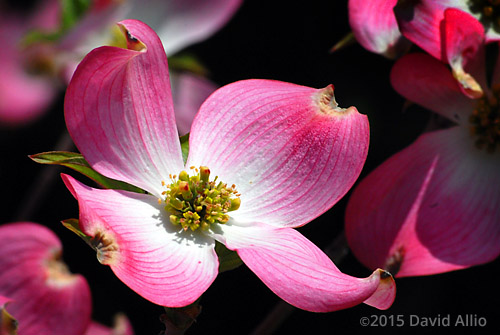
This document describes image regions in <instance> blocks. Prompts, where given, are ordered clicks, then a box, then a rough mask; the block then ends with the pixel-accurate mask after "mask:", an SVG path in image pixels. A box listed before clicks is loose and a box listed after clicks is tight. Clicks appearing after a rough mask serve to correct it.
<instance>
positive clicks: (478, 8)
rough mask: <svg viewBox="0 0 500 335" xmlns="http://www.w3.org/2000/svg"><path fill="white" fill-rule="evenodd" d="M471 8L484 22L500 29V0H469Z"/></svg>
mask: <svg viewBox="0 0 500 335" xmlns="http://www.w3.org/2000/svg"><path fill="white" fill-rule="evenodd" d="M469 9H470V11H471V12H472V13H474V14H477V15H479V16H480V19H479V20H480V21H481V22H482V23H483V24H485V25H492V26H493V28H494V29H495V30H499V29H500V0H469Z"/></svg>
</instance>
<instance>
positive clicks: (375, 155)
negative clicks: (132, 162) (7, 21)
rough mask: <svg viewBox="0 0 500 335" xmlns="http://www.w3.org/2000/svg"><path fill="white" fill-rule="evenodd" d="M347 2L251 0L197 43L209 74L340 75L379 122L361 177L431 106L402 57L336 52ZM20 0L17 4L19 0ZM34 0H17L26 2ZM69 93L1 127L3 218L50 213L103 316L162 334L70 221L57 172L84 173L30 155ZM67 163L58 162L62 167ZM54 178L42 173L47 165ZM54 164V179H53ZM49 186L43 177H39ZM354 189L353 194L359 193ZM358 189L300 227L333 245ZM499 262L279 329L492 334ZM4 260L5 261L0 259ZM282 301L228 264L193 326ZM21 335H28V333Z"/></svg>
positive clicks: (241, 326)
mask: <svg viewBox="0 0 500 335" xmlns="http://www.w3.org/2000/svg"><path fill="white" fill-rule="evenodd" d="M346 2H347V1H326V0H325V1H319V0H309V1H299V2H291V1H264V0H260V1H259V0H247V1H246V2H245V3H244V4H243V6H242V7H241V9H240V10H239V11H238V13H237V14H236V15H235V16H234V18H233V19H232V20H231V21H230V22H229V24H228V25H227V26H226V27H225V28H224V29H222V30H221V31H220V32H218V33H217V34H216V35H214V36H213V37H212V38H210V39H208V40H206V41H205V42H203V43H200V44H197V45H194V46H192V47H190V48H189V49H187V50H186V51H187V52H190V53H192V54H194V55H196V56H197V57H198V58H199V59H200V60H201V61H202V63H203V64H204V65H205V66H206V67H207V68H208V69H209V71H210V78H211V79H212V80H214V81H215V82H217V83H218V84H220V85H224V84H227V83H230V82H233V81H237V80H240V79H247V78H266V79H276V80H282V81H288V82H292V83H296V84H301V85H306V86H312V87H317V88H320V87H324V86H326V85H328V84H334V85H335V93H336V98H337V101H338V102H339V104H340V106H341V107H348V106H351V105H354V106H356V107H357V108H358V110H359V111H360V112H361V113H364V114H367V115H368V117H369V120H370V126H371V144H370V152H369V156H368V160H367V162H366V165H365V169H364V170H363V173H362V176H361V178H362V177H363V176H364V175H366V174H367V173H368V172H369V171H371V170H372V169H373V168H374V167H376V166H377V165H378V164H380V163H381V162H383V161H384V160H385V159H386V158H387V157H389V156H390V155H392V154H393V153H395V152H397V151H398V150H400V149H402V148H404V147H405V146H407V145H408V144H409V143H411V142H412V141H413V140H414V139H415V138H416V137H417V136H418V135H419V134H420V133H421V131H422V130H423V128H424V127H425V125H426V123H427V122H428V119H429V117H430V114H429V113H428V112H427V111H424V110H423V109H420V108H418V107H416V106H413V107H410V108H409V109H406V110H405V111H403V103H404V100H403V99H402V98H401V97H400V96H398V95H397V94H396V93H395V92H394V91H393V90H392V88H391V86H390V83H389V77H388V75H389V71H390V68H391V65H392V61H389V60H386V59H384V58H383V57H381V56H378V55H375V54H371V53H369V52H367V51H365V50H364V49H362V48H361V47H360V46H359V45H352V46H350V47H348V48H346V49H344V50H341V51H339V52H337V53H335V54H330V53H329V52H328V50H329V49H330V48H331V47H332V45H333V44H335V43H336V42H337V41H338V40H340V39H341V38H342V37H344V36H345V35H346V34H347V33H348V32H349V30H350V28H349V25H348V20H347V5H346ZM12 3H14V2H13V1H12ZM29 4H30V2H24V3H21V4H20V3H19V2H16V7H17V8H18V9H23V8H24V6H28V5H29ZM62 98H63V93H62V92H61V96H60V99H59V100H57V101H56V102H55V103H54V104H53V106H52V108H51V111H50V112H49V113H47V114H46V115H45V116H43V117H42V118H41V119H39V120H38V121H36V122H35V123H33V124H31V125H29V126H25V127H22V128H18V129H5V128H0V148H1V151H0V152H1V155H2V158H1V159H0V178H1V189H2V191H1V192H2V194H1V196H2V199H1V200H2V202H1V203H2V207H1V208H2V210H1V211H0V223H6V222H12V221H16V220H19V219H21V218H22V219H25V220H31V221H35V222H39V223H41V224H44V225H46V226H48V227H50V228H51V229H52V230H54V231H55V232H56V234H57V235H58V236H59V237H60V238H61V240H62V242H63V245H64V259H65V261H66V263H67V264H68V265H69V267H70V269H71V270H72V271H73V272H76V273H81V274H83V275H84V276H85V277H86V278H87V279H88V281H89V283H90V286H91V288H92V292H93V298H94V319H96V320H98V321H99V322H102V323H107V324H110V323H111V320H112V316H113V315H114V314H115V313H117V312H124V313H125V314H127V316H128V317H129V318H130V320H131V322H132V324H133V326H134V328H135V331H136V334H139V335H142V334H158V333H159V332H160V331H161V330H162V329H164V328H163V326H162V324H161V322H160V321H159V315H160V314H162V313H163V310H162V308H161V307H159V306H156V305H153V304H151V303H150V302H148V301H146V300H144V299H143V298H141V297H140V296H138V295H137V294H136V293H134V292H133V291H131V290H130V289H128V287H126V286H125V285H124V284H123V283H122V282H121V281H119V280H118V279H117V278H116V277H115V276H114V275H113V273H112V272H111V270H110V269H109V268H108V267H106V266H102V265H100V264H99V263H98V261H97V259H96V257H95V252H94V251H92V250H91V249H90V248H89V247H88V246H87V245H86V244H85V243H84V242H83V241H81V240H80V239H79V238H78V237H77V236H75V235H74V234H72V233H71V232H69V231H67V230H66V229H65V228H63V227H62V225H61V224H60V221H61V220H63V219H67V218H72V217H78V208H77V203H76V201H75V200H74V199H73V197H72V196H71V195H70V193H69V192H68V191H67V190H66V188H65V187H64V185H63V183H62V181H61V180H60V178H59V176H58V175H57V174H58V173H59V172H61V171H64V172H66V173H69V174H72V175H73V176H76V177H77V178H78V179H80V180H83V181H86V180H85V179H84V178H83V177H81V176H79V175H78V174H76V173H74V172H72V171H70V170H63V169H58V168H57V167H52V166H48V167H45V166H40V165H37V164H36V163H34V162H32V161H31V160H30V159H29V158H28V157H27V155H29V154H34V153H38V152H43V151H49V150H53V149H54V147H55V146H56V143H57V141H58V139H59V138H60V137H61V136H62V134H63V132H64V129H65V125H64V121H63V105H62ZM56 172H57V173H56ZM43 175H45V176H47V175H48V176H49V181H48V183H47V184H45V185H43V184H40V179H41V178H42V176H43ZM50 175H52V176H53V180H52V181H50ZM40 185H42V186H40ZM38 191H42V192H43V197H42V198H41V199H39V200H38V201H36V203H35V206H34V207H33V208H34V210H33V211H31V212H26V206H28V204H29V202H30V199H31V198H32V197H34V194H35V193H36V192H38ZM349 194H350V193H349ZM349 194H348V195H347V196H346V197H345V198H344V199H342V200H341V201H340V202H339V203H338V204H337V205H336V206H334V207H333V208H332V209H331V210H330V211H329V212H327V213H325V215H323V216H322V217H320V218H319V219H317V220H315V221H313V222H311V223H309V224H308V225H307V226H305V227H303V228H300V229H299V230H300V232H301V233H303V234H304V235H306V236H307V237H308V238H309V239H311V240H312V241H313V242H314V243H316V244H317V245H318V246H319V247H321V248H325V247H327V246H328V245H329V244H330V243H331V242H332V240H333V239H334V238H335V237H336V236H337V235H338V234H339V233H340V232H341V231H342V228H343V227H342V225H343V214H344V210H345V204H346V202H347V199H348V197H349ZM499 265H500V263H499V261H498V260H497V261H495V262H493V263H489V264H487V265H483V266H477V267H474V268H471V269H467V270H461V271H456V272H452V273H447V274H442V275H436V276H428V277H417V278H405V279H398V280H397V288H398V294H397V297H396V301H395V303H394V305H393V306H392V307H391V308H390V309H389V310H387V311H379V310H376V309H374V308H371V307H369V306H366V305H360V306H356V307H354V308H351V309H348V310H343V311H338V312H333V313H325V314H316V313H309V312H304V311H300V310H296V309H295V310H293V312H292V313H291V315H290V317H288V318H286V319H285V320H284V321H283V323H282V324H281V325H279V327H278V328H277V330H276V332H275V333H276V334H290V333H307V334H345V333H349V334H357V333H365V332H366V333H368V332H372V333H373V332H375V333H382V332H383V333H384V334H399V333H402V332H403V330H404V333H405V334H436V333H443V332H453V333H455V332H460V331H461V330H463V331H473V332H474V333H478V334H481V333H483V334H491V333H493V332H494V330H496V331H498V330H499V329H500V320H499V319H500V308H499V307H498V305H497V304H498V301H500V293H499V289H498V287H497V285H498V283H499V280H498V277H496V276H495V275H496V274H497V273H498V268H499ZM338 266H339V268H340V269H341V270H342V271H343V272H345V273H347V274H350V275H353V276H357V277H365V276H368V275H370V273H371V271H370V270H369V269H366V268H364V267H363V266H362V265H361V264H359V263H358V262H357V261H356V259H355V258H354V257H353V256H352V255H351V254H348V255H347V256H346V257H345V258H344V259H343V261H342V262H341V263H339V264H338ZM0 271H1V269H0ZM278 303H280V299H279V298H278V297H277V296H275V295H274V294H273V293H272V292H271V291H270V290H269V289H268V288H267V287H266V286H265V285H264V284H262V283H261V282H260V281H259V279H258V278H257V277H256V276H255V275H254V274H253V273H252V272H251V271H250V270H248V269H247V268H246V267H245V266H244V265H243V266H241V267H240V268H238V269H236V270H234V271H231V272H227V273H223V274H221V275H220V276H219V277H218V278H217V279H216V281H215V282H214V284H213V285H212V286H211V287H210V288H209V289H208V291H207V292H206V293H205V294H204V296H203V297H202V300H201V305H202V307H203V310H202V313H201V315H200V316H199V317H198V320H197V322H196V324H194V325H193V326H192V327H191V328H190V329H189V331H188V334H215V333H218V334H247V333H251V332H252V331H253V330H254V329H255V328H256V327H257V326H258V325H259V324H260V323H261V322H262V320H263V319H264V318H265V317H266V315H268V313H269V312H270V311H271V310H272V309H273V307H274V306H275V305H276V304H278ZM448 314H449V315H451V320H452V322H453V320H455V319H456V317H457V316H458V315H461V316H465V315H466V314H467V315H472V316H473V317H474V316H475V318H476V319H477V318H479V317H484V318H486V319H487V327H485V328H478V327H469V328H451V329H446V328H440V327H404V328H399V327H396V326H392V327H391V326H386V327H362V326H361V325H360V318H361V317H369V318H370V319H371V320H374V318H375V317H374V316H372V315H385V316H387V317H389V316H391V315H392V316H393V317H394V320H395V319H396V317H397V315H403V320H404V321H405V322H406V324H408V323H409V320H410V317H411V315H418V316H420V317H422V316H428V317H438V316H439V315H440V316H446V315H448ZM21 335H22V334H21Z"/></svg>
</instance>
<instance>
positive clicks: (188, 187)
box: [160, 166, 241, 231]
mask: <svg viewBox="0 0 500 335" xmlns="http://www.w3.org/2000/svg"><path fill="white" fill-rule="evenodd" d="M190 169H191V170H192V172H194V174H193V175H192V176H190V175H189V174H188V173H187V172H186V171H181V173H179V176H176V175H174V176H170V180H171V183H170V184H169V185H166V183H165V182H162V184H163V186H166V188H167V190H166V191H164V192H163V193H162V195H164V196H165V198H164V199H160V202H164V203H165V210H166V211H167V212H169V213H170V222H171V223H172V224H174V225H176V226H181V227H182V228H183V229H184V230H188V229H191V230H192V231H195V230H197V229H198V228H201V229H203V230H207V229H209V228H210V226H211V225H213V224H224V223H226V222H227V221H228V220H229V215H228V214H227V213H228V212H231V211H234V210H237V209H238V208H239V207H240V203H241V200H240V198H239V196H240V194H239V193H238V191H237V190H236V186H235V185H231V186H228V185H227V184H225V183H223V182H220V181H219V182H218V181H217V176H216V177H215V178H214V180H213V181H210V179H209V177H210V169H209V168H208V167H206V166H200V168H199V169H198V168H195V167H194V166H192V167H191V168H190Z"/></svg>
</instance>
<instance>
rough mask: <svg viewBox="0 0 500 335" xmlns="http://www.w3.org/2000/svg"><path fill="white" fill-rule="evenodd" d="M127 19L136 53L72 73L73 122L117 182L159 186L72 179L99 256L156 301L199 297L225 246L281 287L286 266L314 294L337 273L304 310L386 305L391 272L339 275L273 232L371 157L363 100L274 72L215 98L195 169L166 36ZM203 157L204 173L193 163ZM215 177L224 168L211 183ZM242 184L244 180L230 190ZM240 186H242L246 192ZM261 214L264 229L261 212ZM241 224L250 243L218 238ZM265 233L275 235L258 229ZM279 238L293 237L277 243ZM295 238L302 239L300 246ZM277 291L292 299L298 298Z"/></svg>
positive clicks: (198, 126) (104, 55)
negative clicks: (347, 102) (336, 281)
mask: <svg viewBox="0 0 500 335" xmlns="http://www.w3.org/2000/svg"><path fill="white" fill-rule="evenodd" d="M120 25H121V27H122V28H123V33H124V34H126V36H127V41H128V50H124V49H119V48H112V47H103V48H99V49H97V50H94V51H93V52H91V53H90V54H89V55H88V56H87V57H86V58H85V59H84V60H83V62H82V64H81V65H80V66H79V67H78V69H77V71H76V73H75V75H74V76H73V79H72V81H71V83H70V86H69V89H68V93H67V95H66V101H65V113H66V114H65V115H66V121H67V125H68V129H69V131H70V134H71V135H72V136H73V139H74V140H75V143H76V145H77V146H78V147H79V148H80V150H81V152H82V153H83V155H84V156H85V157H86V158H87V161H88V162H89V163H90V164H91V165H92V166H93V167H94V168H96V169H98V170H99V171H100V172H102V173H103V174H105V175H107V176H109V177H116V178H119V179H122V180H123V179H125V180H127V181H130V182H132V183H133V184H135V185H138V186H141V187H143V188H144V189H146V190H148V191H150V192H151V194H138V193H131V192H126V191H119V190H97V189H93V188H90V187H87V186H85V185H83V184H81V183H79V182H77V181H76V180H74V179H73V178H71V177H69V176H66V175H63V179H64V181H65V183H66V186H67V187H68V189H69V190H70V191H71V193H72V194H73V195H74V196H75V197H76V198H77V200H78V202H79V206H80V224H81V226H82V230H83V232H84V233H85V234H87V235H88V236H90V237H91V244H92V245H93V246H94V248H95V249H96V250H97V255H98V259H99V260H100V261H101V263H103V264H107V265H109V266H110V267H111V268H112V270H113V271H114V272H115V273H116V275H117V276H118V277H119V278H120V279H121V280H123V281H124V282H125V283H126V284H127V285H128V286H130V287H131V288H132V289H133V290H135V291H136V292H137V293H139V294H141V295H142V296H144V297H145V298H147V299H149V300H151V301H153V302H155V303H158V304H162V305H166V306H170V307H180V306H183V305H187V304H190V303H192V302H193V301H194V300H196V299H197V298H198V297H199V296H200V295H201V294H202V293H203V292H204V291H205V290H206V289H207V287H208V286H209V285H210V283H211V282H212V281H213V280H214V278H215V275H216V274H217V264H218V262H217V259H216V254H215V252H214V245H215V240H218V241H220V242H222V243H228V246H230V247H231V246H233V247H234V248H235V249H236V250H238V252H240V253H241V254H242V255H247V256H244V257H245V258H246V259H248V260H249V263H250V264H249V266H250V267H251V268H252V269H254V270H255V271H256V273H257V275H259V276H260V277H261V278H263V280H264V282H265V283H266V284H267V285H268V286H269V287H271V288H272V289H273V290H279V286H280V281H281V279H280V276H279V275H278V273H279V272H285V271H286V275H287V276H290V277H294V278H295V277H297V278H298V279H297V280H296V281H295V282H294V283H293V285H292V286H293V290H294V292H298V291H300V290H301V289H303V290H305V292H312V293H313V295H314V296H315V297H318V294H319V292H320V291H321V289H322V287H321V285H322V283H323V284H324V283H325V282H324V280H327V282H328V280H330V281H332V280H331V279H327V278H326V277H327V276H329V275H332V274H335V276H334V278H342V279H341V280H344V282H343V283H348V285H349V288H350V290H349V291H348V292H346V291H345V290H342V289H338V287H335V288H332V289H331V290H330V291H329V292H328V297H327V298H325V300H324V301H321V300H319V299H311V298H307V297H306V296H302V297H300V298H298V299H296V300H293V299H292V300H293V303H294V304H296V305H297V306H299V307H301V308H306V309H308V310H318V311H329V310H335V309H338V308H345V307H348V306H352V305H354V304H355V303H361V302H362V301H365V300H366V299H368V300H367V303H369V304H371V305H373V306H376V307H378V308H388V307H389V305H390V304H391V303H392V301H393V299H394V293H395V288H394V285H393V282H392V279H391V278H383V280H381V279H382V277H385V275H382V272H381V271H377V272H375V273H374V275H372V276H371V277H370V278H368V279H364V280H363V279H355V278H351V277H348V276H344V275H341V274H340V272H339V271H338V270H337V269H336V268H335V267H334V266H333V263H332V262H331V261H330V260H328V258H327V257H326V256H325V255H324V254H323V253H322V252H321V251H319V249H317V248H316V247H314V245H312V244H311V243H310V242H309V241H307V240H305V239H304V238H302V237H300V238H299V237H298V236H301V235H299V234H298V233H296V232H295V231H293V230H291V229H290V228H286V229H282V230H280V229H278V228H276V227H273V226H272V225H276V226H285V227H286V226H288V227H291V226H301V225H304V224H306V223H307V222H308V221H310V220H312V219H314V218H315V217H317V216H319V215H321V214H322V213H323V212H325V211H326V210H328V209H329V208H330V207H331V206H333V205H334V204H335V203H336V202H337V201H338V199H339V198H340V197H342V196H343V195H344V194H345V192H347V190H348V189H349V187H350V186H351V185H352V183H353V182H354V180H355V179H356V178H357V176H358V174H359V172H360V170H361V168H362V165H363V163H364V161H365V158H366V154H367V147H368V138H369V137H368V122H367V119H366V116H363V115H360V114H359V113H358V112H357V110H356V109H355V108H354V107H350V108H347V109H343V108H340V107H338V105H337V103H336V102H335V100H334V97H333V87H332V86H328V87H327V88H325V89H322V90H316V89H312V88H308V87H304V86H298V85H293V84H288V83H282V82H277V81H270V80H247V81H241V82H237V83H234V84H230V85H228V86H225V87H223V88H221V89H219V90H217V91H216V92H215V93H213V94H212V95H211V96H210V97H209V98H208V99H207V100H206V101H205V102H204V104H203V106H202V107H201V109H200V112H199V113H198V114H197V116H196V119H195V121H194V124H193V127H192V129H191V133H190V152H189V158H188V163H187V164H186V166H184V164H183V162H182V158H181V157H180V143H179V140H178V137H177V131H176V129H175V122H174V111H173V106H172V104H173V102H172V99H171V97H170V88H169V83H168V81H167V80H168V67H167V64H166V57H165V54H164V52H163V49H162V48H161V44H160V42H159V39H158V38H157V37H156V35H155V34H154V32H153V31H152V30H151V29H150V28H149V27H148V26H146V25H145V24H143V23H141V22H139V21H135V20H126V21H123V22H121V23H120ZM277 144H279V145H277ZM243 149H245V150H246V151H247V153H246V154H245V151H244V150H243ZM282 161H285V164H283V162H282ZM193 164H199V165H198V166H199V170H198V169H197V168H196V169H193V168H189V167H190V166H191V165H193ZM264 168H267V169H264ZM211 169H213V170H211ZM186 170H187V171H190V172H189V173H191V174H192V175H191V176H190V175H189V173H188V172H186ZM196 173H197V174H196ZM211 174H212V178H213V176H214V175H216V177H215V178H213V180H212V179H209V177H210V175H211ZM270 175H273V176H271V177H270ZM177 176H178V177H177ZM167 177H168V178H167ZM177 178H178V179H177ZM164 181H167V182H166V183H163V182H164ZM169 181H170V183H171V184H169ZM216 181H217V182H216ZM233 182H234V183H237V185H234V186H229V185H231V183H233ZM325 185H326V186H325ZM240 186H241V188H242V189H241V194H240V193H238V192H239V191H236V187H238V190H239V189H240ZM160 187H163V191H161V189H160ZM254 189H255V190H258V192H260V198H259V194H257V193H253V192H255V191H253V190H254ZM325 189H327V190H328V192H327V193H325ZM246 194H249V195H248V196H246ZM240 196H241V199H240V198H239V197H240ZM275 197H277V198H275ZM221 199H222V200H221ZM276 199H279V200H280V201H279V203H277V202H276ZM318 199H319V200H318ZM240 200H241V201H240ZM240 203H241V207H242V212H241V214H239V207H240ZM244 206H248V207H247V208H253V211H256V212H257V213H253V212H252V211H250V210H243V208H245V207H244ZM233 213H234V214H233ZM233 217H234V218H233ZM256 217H258V218H259V219H261V220H259V221H258V222H263V224H260V223H256V221H253V220H252V219H254V218H256ZM234 219H236V221H237V222H238V227H239V228H241V235H242V236H244V237H242V239H243V240H244V241H245V243H247V241H248V244H245V243H243V244H239V245H238V244H236V245H234V244H231V243H235V242H236V243H238V240H239V238H237V239H233V240H229V239H227V240H226V238H227V236H224V235H223V234H220V229H222V227H221V226H222V225H224V224H226V223H227V227H231V226H233V224H232V222H234V221H233V220H234ZM268 223H270V224H269V225H268ZM259 227H264V228H262V229H261V230H260V232H263V233H264V237H265V238H269V239H270V240H264V239H263V236H262V234H260V233H258V234H254V233H255V232H256V231H259V229H260V228H259ZM239 228H238V229H239ZM228 229H230V228H228ZM235 229H236V228H235ZM266 234H267V235H266ZM280 234H283V237H286V238H287V239H284V240H283V244H282V245H279V244H273V245H274V248H275V250H270V249H273V248H270V247H269V246H270V245H271V241H274V240H275V237H281V235H280ZM288 236H294V238H297V242H300V243H299V245H300V248H299V245H297V246H294V245H293V243H292V244H291V243H290V240H289V239H288ZM252 241H253V242H252ZM239 242H241V240H239ZM285 242H286V243H285ZM253 243H255V246H257V245H263V244H265V245H266V246H265V248H262V249H260V248H259V247H257V248H256V250H257V251H256V252H262V254H263V255H269V256H271V255H272V256H273V257H278V256H283V260H284V264H291V263H290V262H291V261H292V259H293V258H294V254H296V253H301V254H302V259H301V265H300V266H298V267H297V268H295V269H294V268H286V269H285V268H283V266H278V265H276V267H275V268H269V269H266V270H264V269H263V268H262V267H261V266H260V265H258V263H256V260H255V258H254V257H253V256H251V250H250V249H252V248H251V246H252V245H253ZM273 243H275V242H273ZM249 247H250V248H249ZM240 248H241V249H240ZM248 248H249V249H248ZM247 249H248V250H247ZM259 250H260V251H259ZM254 251H255V250H254ZM285 259H286V261H285ZM306 260H309V261H313V262H315V263H314V264H319V265H320V268H312V267H310V266H309V265H307V261H306ZM306 268H307V271H309V274H310V276H311V278H317V280H316V281H315V282H314V283H307V284H306V283H305V281H304V276H303V272H302V271H303V270H305V269H306ZM278 294H279V295H280V296H284V297H285V298H286V299H289V300H290V297H289V294H286V293H282V292H281V291H280V293H278ZM351 295H352V297H351ZM370 297H371V298H370Z"/></svg>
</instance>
